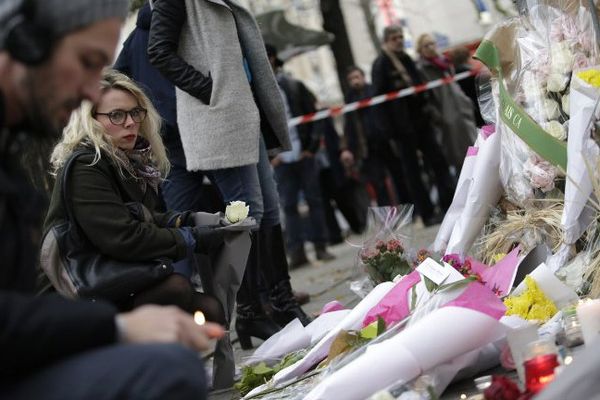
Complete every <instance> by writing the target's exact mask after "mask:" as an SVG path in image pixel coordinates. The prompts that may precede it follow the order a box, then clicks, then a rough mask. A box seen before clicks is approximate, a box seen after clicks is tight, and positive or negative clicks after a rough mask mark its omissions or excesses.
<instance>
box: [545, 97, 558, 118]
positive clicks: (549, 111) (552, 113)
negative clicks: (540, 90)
mask: <svg viewBox="0 0 600 400" xmlns="http://www.w3.org/2000/svg"><path fill="white" fill-rule="evenodd" d="M544 114H545V116H546V119H547V120H553V119H557V118H558V117H559V116H560V109H559V108H558V103H557V102H556V101H554V100H552V99H544Z"/></svg>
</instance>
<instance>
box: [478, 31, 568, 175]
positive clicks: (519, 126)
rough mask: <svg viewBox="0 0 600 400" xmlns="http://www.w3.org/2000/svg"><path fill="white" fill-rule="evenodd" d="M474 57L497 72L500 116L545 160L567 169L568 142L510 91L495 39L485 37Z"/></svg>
mask: <svg viewBox="0 0 600 400" xmlns="http://www.w3.org/2000/svg"><path fill="white" fill-rule="evenodd" d="M475 58H477V59H478V60H480V61H481V62H483V63H484V64H485V65H487V66H488V68H489V69H490V70H492V71H495V72H496V73H497V75H498V82H499V86H500V118H502V121H504V123H505V124H506V125H507V126H508V127H509V128H510V129H512V131H513V132H514V133H516V134H517V135H518V136H519V137H520V138H521V139H522V140H523V141H524V142H525V143H527V145H528V146H529V147H530V148H531V149H532V150H533V151H535V152H536V153H537V154H539V155H540V156H541V157H542V158H543V159H544V160H546V161H548V162H550V163H552V164H553V165H555V166H557V167H559V168H562V169H563V170H564V171H566V170H567V144H566V143H565V142H563V141H561V140H558V139H556V138H555V137H553V136H552V135H550V134H549V133H548V132H546V131H545V130H544V129H542V127H541V126H539V125H538V124H537V123H536V122H535V121H534V120H533V119H532V118H531V117H530V116H529V115H527V113H526V112H525V111H524V110H523V109H522V108H521V107H520V106H519V105H518V104H517V103H515V102H514V100H513V99H512V98H511V97H510V95H509V94H508V91H507V90H506V86H505V84H504V77H503V76H502V68H501V66H500V55H499V54H498V49H497V48H496V46H495V45H494V43H492V42H490V41H489V40H484V41H482V42H481V44H480V45H479V48H478V49H477V52H476V53H475Z"/></svg>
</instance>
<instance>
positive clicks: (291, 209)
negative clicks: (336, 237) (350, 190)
mask: <svg viewBox="0 0 600 400" xmlns="http://www.w3.org/2000/svg"><path fill="white" fill-rule="evenodd" d="M275 177H276V180H277V188H278V189H279V195H280V196H281V204H282V206H283V211H284V214H285V222H286V232H287V236H288V249H289V250H290V251H297V250H299V249H300V248H301V247H303V245H304V235H303V232H304V229H303V224H302V219H301V218H300V214H299V212H298V202H299V200H300V199H299V196H300V192H302V193H303V194H304V199H305V200H306V202H307V203H308V209H309V219H310V226H309V229H308V238H307V239H308V240H309V241H311V242H313V243H314V244H315V245H324V244H325V242H327V228H326V226H325V213H324V211H323V198H322V196H321V189H320V187H319V170H318V166H317V162H316V160H315V158H314V157H305V158H303V159H301V160H300V161H296V162H293V163H282V164H279V165H278V166H277V167H276V168H275Z"/></svg>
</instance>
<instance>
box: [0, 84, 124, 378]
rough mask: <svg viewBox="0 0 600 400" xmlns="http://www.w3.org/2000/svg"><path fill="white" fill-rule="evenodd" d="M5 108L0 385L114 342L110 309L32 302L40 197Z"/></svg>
mask: <svg viewBox="0 0 600 400" xmlns="http://www.w3.org/2000/svg"><path fill="white" fill-rule="evenodd" d="M3 102H4V98H3V95H2V93H0V355H1V360H2V362H1V363H0V385H2V384H3V382H7V381H9V380H11V379H14V378H15V377H20V376H23V375H25V374H27V373H30V372H33V371H35V370H36V369H38V368H40V367H42V366H44V365H47V364H50V363H52V362H55V361H57V360H60V359H64V358H67V357H69V356H70V355H73V354H76V353H79V352H82V351H85V350H88V349H92V348H95V347H99V346H103V345H106V344H109V343H112V342H114V341H115V340H116V329H115V321H114V318H115V312H116V311H115V309H114V308H113V307H112V306H109V305H106V304H103V303H91V302H84V301H78V302H75V301H69V300H66V299H62V298H59V297H58V296H42V297H34V296H33V290H34V287H35V274H36V260H37V254H38V252H39V248H38V246H37V242H38V240H37V237H39V232H40V231H41V226H40V222H41V221H40V219H39V218H37V215H39V212H40V210H35V209H32V207H31V206H32V205H35V204H36V202H35V201H34V199H36V198H37V196H38V194H37V193H36V191H35V190H34V189H33V188H32V187H31V185H29V184H28V180H27V178H26V175H25V173H24V171H23V170H22V168H21V166H20V155H21V153H22V151H21V149H22V147H20V144H19V143H18V141H17V140H16V137H17V135H15V133H14V132H11V131H9V130H8V129H6V128H4V121H3V118H4V112H5V111H4V106H3V104H4V103H3ZM31 140H32V139H29V141H31Z"/></svg>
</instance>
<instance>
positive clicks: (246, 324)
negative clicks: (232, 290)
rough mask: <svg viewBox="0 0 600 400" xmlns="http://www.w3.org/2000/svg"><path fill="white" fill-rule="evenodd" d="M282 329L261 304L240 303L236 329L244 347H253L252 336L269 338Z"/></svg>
mask: <svg viewBox="0 0 600 400" xmlns="http://www.w3.org/2000/svg"><path fill="white" fill-rule="evenodd" d="M280 330H281V328H280V326H279V325H277V323H275V321H273V320H272V319H271V318H270V317H269V316H268V315H267V314H265V313H264V311H263V309H262V306H261V305H260V304H239V303H238V305H237V318H236V320H235V331H236V332H237V335H238V339H240V346H242V349H244V350H250V349H251V348H252V339H251V337H252V336H254V337H255V338H259V339H262V340H267V339H268V338H270V337H271V336H273V335H274V334H276V333H277V332H279V331H280Z"/></svg>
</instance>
